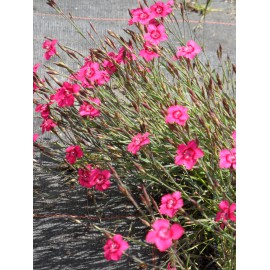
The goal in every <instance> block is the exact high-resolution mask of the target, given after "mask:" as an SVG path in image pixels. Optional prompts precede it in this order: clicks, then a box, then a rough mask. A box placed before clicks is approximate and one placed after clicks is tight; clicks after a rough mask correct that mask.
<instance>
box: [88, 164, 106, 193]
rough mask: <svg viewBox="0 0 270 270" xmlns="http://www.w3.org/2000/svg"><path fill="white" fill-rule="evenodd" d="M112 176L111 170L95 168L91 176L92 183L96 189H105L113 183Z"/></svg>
mask: <svg viewBox="0 0 270 270" xmlns="http://www.w3.org/2000/svg"><path fill="white" fill-rule="evenodd" d="M110 177H111V173H110V171H108V170H100V169H94V170H92V173H91V176H90V185H92V186H95V189H96V190H99V191H104V190H106V189H108V188H109V187H110V185H111V182H110V181H109V178H110Z"/></svg>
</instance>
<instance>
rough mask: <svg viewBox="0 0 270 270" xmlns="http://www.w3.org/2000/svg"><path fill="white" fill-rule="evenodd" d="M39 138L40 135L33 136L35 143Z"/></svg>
mask: <svg viewBox="0 0 270 270" xmlns="http://www.w3.org/2000/svg"><path fill="white" fill-rule="evenodd" d="M38 137H39V134H37V133H35V134H34V135H33V141H34V142H36V141H37V139H38Z"/></svg>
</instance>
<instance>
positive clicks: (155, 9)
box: [150, 1, 174, 18]
mask: <svg viewBox="0 0 270 270" xmlns="http://www.w3.org/2000/svg"><path fill="white" fill-rule="evenodd" d="M173 4H174V2H173V1H168V2H167V3H166V4H165V3H163V2H157V3H155V4H154V5H152V6H151V7H150V8H151V11H152V13H153V15H154V17H155V18H158V17H166V16H167V15H168V14H170V13H171V12H172V8H171V6H172V5H173Z"/></svg>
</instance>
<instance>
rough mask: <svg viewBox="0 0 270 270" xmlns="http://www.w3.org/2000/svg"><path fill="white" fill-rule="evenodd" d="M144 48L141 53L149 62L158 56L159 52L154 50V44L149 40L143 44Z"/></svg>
mask: <svg viewBox="0 0 270 270" xmlns="http://www.w3.org/2000/svg"><path fill="white" fill-rule="evenodd" d="M143 47H144V49H142V50H141V51H140V53H139V55H140V56H142V57H143V58H144V59H145V60H146V61H147V62H150V61H151V60H152V59H153V58H158V57H159V54H158V53H156V52H155V51H154V50H153V45H152V44H151V43H149V42H145V43H144V44H143Z"/></svg>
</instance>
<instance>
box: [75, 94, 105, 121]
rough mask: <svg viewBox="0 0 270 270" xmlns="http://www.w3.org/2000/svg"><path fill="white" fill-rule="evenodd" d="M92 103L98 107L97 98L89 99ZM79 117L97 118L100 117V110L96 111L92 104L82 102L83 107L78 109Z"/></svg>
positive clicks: (98, 100) (98, 101)
mask: <svg viewBox="0 0 270 270" xmlns="http://www.w3.org/2000/svg"><path fill="white" fill-rule="evenodd" d="M90 100H91V101H92V102H94V103H95V104H97V105H98V106H99V105H100V103H101V101H100V99H98V98H90ZM79 113H80V116H83V117H84V116H89V117H90V118H94V117H97V116H100V110H97V109H96V108H95V107H94V106H93V105H92V104H90V103H89V102H87V101H84V102H83V105H81V107H80V109H79Z"/></svg>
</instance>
